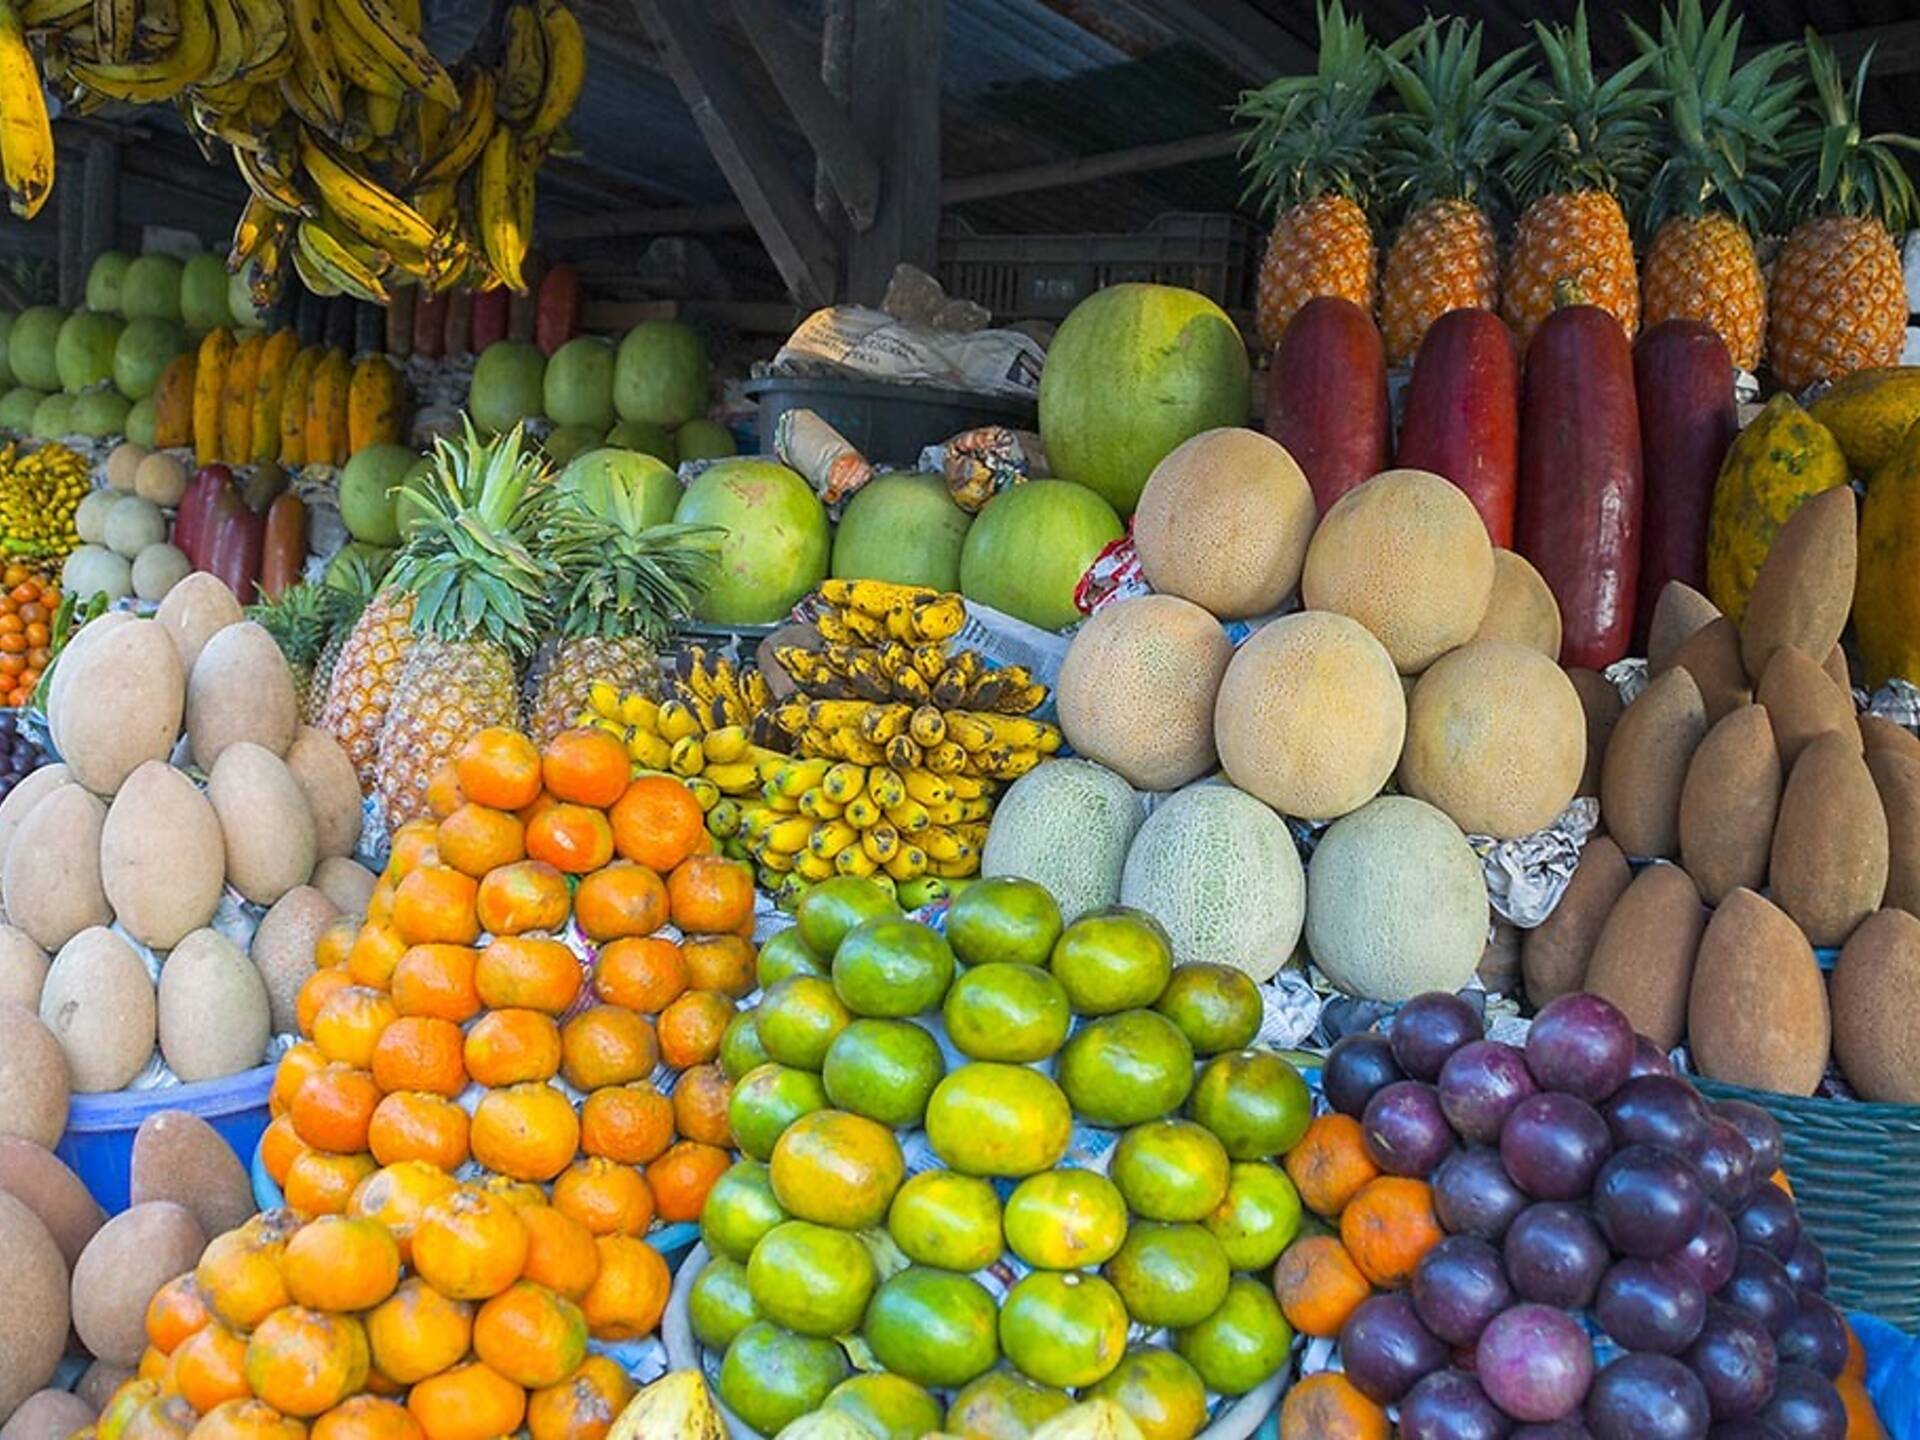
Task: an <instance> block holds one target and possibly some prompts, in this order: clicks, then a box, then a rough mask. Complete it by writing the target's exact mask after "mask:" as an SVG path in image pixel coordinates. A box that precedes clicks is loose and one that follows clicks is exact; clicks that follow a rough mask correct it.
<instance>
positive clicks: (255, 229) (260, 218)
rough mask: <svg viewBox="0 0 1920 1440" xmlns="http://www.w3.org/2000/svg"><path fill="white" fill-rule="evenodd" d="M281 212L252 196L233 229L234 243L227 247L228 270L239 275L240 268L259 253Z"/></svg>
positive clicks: (243, 207)
mask: <svg viewBox="0 0 1920 1440" xmlns="http://www.w3.org/2000/svg"><path fill="white" fill-rule="evenodd" d="M280 213H281V212H280V211H278V210H276V209H274V208H273V207H272V206H271V205H269V204H267V203H266V202H265V201H264V200H262V199H261V198H260V197H259V196H258V195H254V196H250V197H249V198H248V200H247V203H246V204H245V205H244V206H242V207H241V210H240V219H239V221H238V222H236V223H235V225H234V227H233V243H232V244H231V245H229V246H228V247H227V270H228V271H229V272H230V273H235V274H237V273H238V272H239V270H240V267H241V266H243V265H245V264H246V263H247V261H249V260H251V259H252V258H253V257H254V255H255V254H256V253H258V251H259V249H260V246H261V244H262V243H263V242H264V241H265V240H266V238H267V232H268V231H269V230H270V229H271V228H272V226H273V223H274V220H275V218H276V217H278V216H279V215H280Z"/></svg>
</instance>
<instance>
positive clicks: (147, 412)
mask: <svg viewBox="0 0 1920 1440" xmlns="http://www.w3.org/2000/svg"><path fill="white" fill-rule="evenodd" d="M154 424H155V418H154V405H153V397H152V396H151V395H149V396H148V397H147V398H146V399H144V400H136V401H134V402H133V406H132V408H131V409H129V410H128V411H127V439H129V440H131V441H132V442H133V443H134V444H136V445H144V446H146V447H147V449H149V450H151V449H153V440H154Z"/></svg>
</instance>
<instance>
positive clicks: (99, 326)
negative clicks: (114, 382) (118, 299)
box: [53, 310, 126, 395]
mask: <svg viewBox="0 0 1920 1440" xmlns="http://www.w3.org/2000/svg"><path fill="white" fill-rule="evenodd" d="M125 328H126V327H125V326H124V324H123V323H122V322H121V320H120V317H119V316H117V315H102V314H98V313H96V312H95V311H92V310H76V311H74V312H73V314H71V315H69V316H68V317H67V319H66V323H65V324H63V325H61V327H60V337H59V339H58V340H56V341H55V342H54V352H53V357H54V358H53V363H54V368H55V369H56V370H57V371H59V374H60V388H61V389H62V390H65V391H66V392H67V393H68V394H69V395H78V394H79V393H80V392H81V391H82V390H84V389H86V388H87V387H88V386H89V385H98V384H99V383H100V382H101V381H102V380H111V379H112V378H113V352H114V347H115V346H117V345H118V344H119V343H120V332H121V331H122V330H123V329H125Z"/></svg>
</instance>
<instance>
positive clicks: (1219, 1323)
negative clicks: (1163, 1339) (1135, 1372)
mask: <svg viewBox="0 0 1920 1440" xmlns="http://www.w3.org/2000/svg"><path fill="white" fill-rule="evenodd" d="M1292 1344H1293V1328H1292V1327H1291V1326H1289V1325H1288V1324H1287V1320H1286V1317H1285V1316H1284V1315H1282V1314H1281V1313H1280V1302H1279V1301H1277V1300H1275V1299H1274V1298H1273V1290H1272V1289H1271V1287H1269V1286H1266V1285H1262V1284H1261V1283H1259V1282H1258V1281H1257V1280H1249V1279H1247V1278H1246V1277H1245V1276H1244V1275H1242V1276H1237V1277H1235V1279H1234V1280H1233V1282H1232V1283H1231V1284H1230V1285H1228V1286H1227V1298H1226V1299H1225V1300H1224V1301H1223V1302H1221V1305H1220V1308H1219V1309H1218V1310H1215V1311H1214V1312H1213V1314H1211V1315H1209V1316H1208V1317H1207V1318H1206V1319H1204V1320H1202V1321H1201V1322H1200V1323H1199V1324H1198V1325H1193V1326H1190V1327H1188V1328H1187V1329H1185V1330H1176V1331H1174V1332H1173V1348H1174V1349H1176V1350H1178V1351H1179V1352H1180V1353H1181V1354H1182V1355H1183V1356H1185V1357H1186V1359H1187V1360H1188V1362H1189V1363H1190V1364H1191V1365H1192V1366H1193V1368H1194V1369H1195V1370H1197V1371H1199V1372H1200V1378H1201V1379H1202V1380H1204V1381H1205V1382H1206V1386H1207V1388H1208V1389H1209V1390H1217V1391H1219V1392H1220V1393H1221V1394H1222V1395H1244V1394H1246V1393H1247V1391H1249V1390H1251V1389H1253V1388H1254V1387H1255V1386H1256V1385H1258V1384H1260V1383H1261V1382H1262V1381H1264V1380H1267V1379H1269V1378H1270V1377H1271V1376H1272V1375H1273V1373H1274V1371H1276V1370H1278V1369H1279V1368H1280V1367H1281V1366H1282V1365H1284V1364H1286V1363H1287V1349H1288V1347H1289V1346H1291V1345H1292Z"/></svg>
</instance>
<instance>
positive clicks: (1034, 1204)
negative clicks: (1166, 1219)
mask: <svg viewBox="0 0 1920 1440" xmlns="http://www.w3.org/2000/svg"><path fill="white" fill-rule="evenodd" d="M1002 1224H1003V1225H1004V1227H1005V1229H1006V1234H1007V1248H1008V1249H1009V1250H1011V1251H1013V1253H1014V1254H1015V1255H1018V1256H1019V1257H1020V1258H1021V1259H1022V1260H1024V1261H1026V1262H1027V1264H1029V1265H1031V1266H1033V1267H1034V1268H1036V1269H1040V1270H1078V1269H1080V1268H1082V1267H1083V1266H1088V1265H1104V1264H1105V1263H1106V1262H1107V1261H1108V1260H1110V1259H1112V1258H1113V1255H1114V1252H1116V1251H1117V1250H1119V1248H1120V1242H1121V1241H1123V1240H1125V1239H1126V1237H1127V1202H1126V1201H1125V1199H1123V1198H1122V1197H1121V1194H1120V1190H1119V1187H1118V1186H1116V1185H1115V1184H1114V1183H1113V1181H1111V1180H1109V1179H1108V1178H1107V1177H1106V1176H1104V1175H1102V1174H1100V1173H1098V1172H1097V1171H1094V1170H1048V1171H1044V1172H1043V1173H1041V1174H1039V1175H1032V1176H1029V1177H1028V1178H1027V1179H1025V1180H1022V1181H1021V1182H1020V1183H1019V1184H1018V1185H1016V1186H1015V1187H1014V1191H1013V1194H1011V1195H1009V1196H1008V1197H1007V1208H1006V1214H1005V1215H1004V1216H1003V1217H1002Z"/></svg>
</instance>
